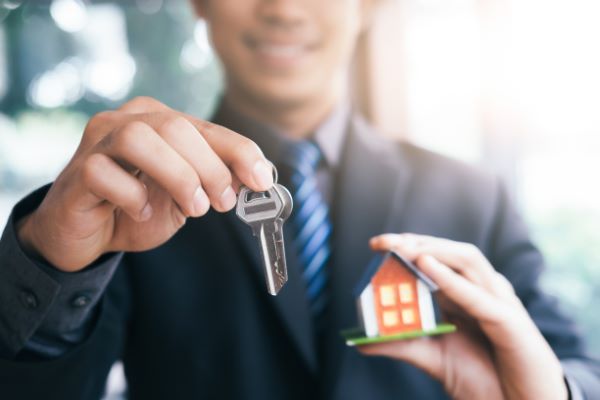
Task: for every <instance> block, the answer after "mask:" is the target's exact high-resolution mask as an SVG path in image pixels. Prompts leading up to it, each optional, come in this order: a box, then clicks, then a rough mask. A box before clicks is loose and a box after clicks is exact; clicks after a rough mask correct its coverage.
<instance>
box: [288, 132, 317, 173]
mask: <svg viewBox="0 0 600 400" xmlns="http://www.w3.org/2000/svg"><path fill="white" fill-rule="evenodd" d="M320 160H321V149H319V146H318V145H317V144H316V143H314V142H312V141H309V140H302V141H298V142H294V143H292V144H290V145H288V146H287V148H286V149H285V150H284V151H283V157H282V160H281V163H282V164H283V165H285V167H286V169H287V170H288V171H289V175H291V176H293V175H297V174H299V175H301V176H302V177H307V176H310V175H312V174H314V172H315V171H316V169H317V167H318V165H319V161H320Z"/></svg>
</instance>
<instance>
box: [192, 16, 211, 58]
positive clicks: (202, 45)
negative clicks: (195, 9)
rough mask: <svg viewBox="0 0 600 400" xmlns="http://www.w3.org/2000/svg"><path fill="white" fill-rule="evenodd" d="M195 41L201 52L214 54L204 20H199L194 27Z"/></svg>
mask: <svg viewBox="0 0 600 400" xmlns="http://www.w3.org/2000/svg"><path fill="white" fill-rule="evenodd" d="M194 41H195V42H196V45H197V46H198V48H199V49H200V50H202V51H206V52H212V47H211V45H210V40H209V39H208V26H207V25H206V22H205V21H204V20H203V19H199V20H198V21H197V22H196V25H194Z"/></svg>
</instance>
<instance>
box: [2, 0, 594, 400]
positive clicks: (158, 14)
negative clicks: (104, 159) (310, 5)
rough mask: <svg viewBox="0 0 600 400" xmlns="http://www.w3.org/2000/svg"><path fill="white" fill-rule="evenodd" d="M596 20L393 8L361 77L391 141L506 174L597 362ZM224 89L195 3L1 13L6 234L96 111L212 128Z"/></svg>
mask: <svg viewBox="0 0 600 400" xmlns="http://www.w3.org/2000/svg"><path fill="white" fill-rule="evenodd" d="M598 21H600V2H599V1H598V0H386V1H384V2H383V3H382V5H381V8H380V10H379V12H378V14H377V15H376V16H375V19H374V24H373V28H372V29H371V31H370V32H368V34H367V35H365V36H364V37H363V38H362V39H361V41H360V43H359V47H358V49H357V54H356V59H355V62H354V65H353V70H352V73H351V77H352V78H351V79H352V85H353V94H354V97H355V99H356V100H355V101H356V103H357V105H358V106H359V107H360V108H361V109H362V110H363V112H364V113H365V114H366V115H367V117H368V118H369V119H371V120H372V121H373V122H374V123H375V124H376V125H378V126H379V127H380V129H381V131H382V132H383V133H385V134H386V135H389V136H393V137H396V138H404V139H407V140H411V141H414V142H416V143H418V144H420V145H422V146H424V147H427V148H430V149H432V150H435V151H439V152H442V153H445V154H448V155H450V156H453V157H457V158H460V159H462V160H465V161H467V162H469V163H473V164H478V165H480V166H482V167H483V168H486V169H488V170H491V171H493V172H494V173H496V174H498V175H500V176H502V178H503V179H504V180H505V181H506V182H507V184H508V185H509V187H510V189H511V191H512V193H513V195H514V197H515V199H516V200H517V202H518V204H519V206H520V208H521V210H522V212H523V214H524V215H525V218H526V219H527V221H528V222H529V224H530V227H531V230H532V234H533V236H534V238H535V239H536V241H537V243H538V244H539V246H540V247H541V248H542V250H543V252H544V254H545V255H546V257H547V261H548V265H549V273H548V274H547V275H546V277H545V280H544V282H543V283H544V285H545V287H546V288H547V290H549V291H550V292H552V293H553V294H555V295H556V296H557V297H559V298H560V299H561V300H562V304H563V308H564V310H565V312H566V313H568V314H570V315H572V316H573V317H574V318H575V319H577V320H578V321H579V323H580V325H581V327H582V328H583V329H584V330H585V334H586V335H587V337H588V341H589V344H590V348H591V349H592V351H593V352H594V353H595V354H600V336H599V335H597V334H595V333H596V332H598V331H600V318H599V317H598V311H597V309H596V308H595V307H598V306H600V235H599V234H598V233H597V231H598V229H597V227H598V226H600V184H599V183H598V182H599V181H600V179H599V176H598V175H600V157H598V152H599V151H600V73H599V72H598V71H600V51H599V50H600V45H599V42H600V23H598ZM221 85H222V83H221V75H220V69H219V65H218V62H217V60H216V59H215V56H214V54H213V53H212V50H211V47H210V42H209V39H208V37H207V34H206V27H205V25H204V24H203V23H202V22H201V21H196V20H195V19H194V17H193V13H192V11H191V8H190V6H189V4H188V3H187V1H186V0H128V1H125V2H116V1H85V0H45V1H41V0H40V1H21V0H0V227H3V226H4V224H5V223H6V220H7V218H8V215H9V213H10V210H11V208H12V206H13V205H14V204H15V202H16V201H17V200H18V199H20V198H21V197H22V196H24V195H25V194H27V193H28V192H29V191H31V190H32V189H34V188H36V187H37V186H40V185H42V184H44V183H46V182H49V181H51V180H52V179H53V178H54V177H55V176H56V175H57V174H58V172H59V171H60V170H61V169H62V167H63V166H64V165H65V163H66V162H67V161H68V159H69V158H70V156H71V154H72V153H73V152H74V150H75V148H76V146H77V144H78V142H79V139H80V137H81V134H82V131H83V128H84V126H85V124H86V121H87V119H88V118H89V117H90V116H91V115H93V114H94V113H96V112H98V111H101V110H105V109H110V108H115V107H117V106H118V105H119V104H121V103H122V102H123V101H125V100H126V99H129V98H131V97H133V96H136V95H148V96H153V97H155V98H157V99H158V100H160V101H162V102H164V103H166V104H168V105H169V106H171V107H173V108H177V109H180V110H182V111H185V112H187V113H190V114H195V115H197V116H201V117H208V116H210V113H211V111H212V110H213V107H214V105H215V100H216V98H217V96H218V94H219V91H220V88H221ZM119 368H120V367H118V366H117V367H116V370H115V371H114V374H113V375H114V377H117V378H114V379H113V380H114V382H113V383H114V384H113V386H115V387H118V386H119V385H120V383H119V378H118V376H119ZM115 379H116V380H115ZM112 393H113V395H114V396H117V395H115V394H114V393H116V391H113V392H112ZM109 396H111V394H110V393H109Z"/></svg>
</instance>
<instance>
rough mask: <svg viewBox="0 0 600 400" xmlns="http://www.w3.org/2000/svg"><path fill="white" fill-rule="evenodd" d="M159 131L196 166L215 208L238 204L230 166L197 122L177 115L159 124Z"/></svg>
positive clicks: (226, 209)
mask: <svg viewBox="0 0 600 400" xmlns="http://www.w3.org/2000/svg"><path fill="white" fill-rule="evenodd" d="M158 134H159V135H160V136H161V137H162V138H163V139H164V140H165V141H166V142H167V143H168V144H169V145H170V146H171V147H172V148H173V149H175V150H176V151H177V152H178V153H179V154H180V155H181V156H182V157H183V158H184V159H185V160H186V161H187V162H188V163H189V164H190V165H191V166H192V167H194V169H195V170H196V173H197V174H198V176H199V177H200V183H201V185H202V188H203V189H204V191H205V192H206V193H207V194H208V197H209V198H210V202H211V204H212V205H213V207H214V208H215V209H217V210H218V211H228V210H231V209H232V208H233V207H234V206H235V204H236V195H235V191H234V189H233V187H232V185H231V184H232V177H231V173H230V172H229V169H228V168H227V166H226V165H225V163H224V162H223V161H222V160H221V159H220V158H219V156H217V154H216V153H215V152H214V151H213V150H212V149H211V147H210V146H209V145H208V143H207V142H206V140H204V138H203V137H202V135H200V133H199V132H198V130H197V129H196V128H195V127H194V125H192V124H191V123H190V122H189V121H188V120H187V119H185V118H183V117H180V116H174V117H171V118H170V119H167V121H166V122H165V123H163V124H162V125H161V126H160V128H159V129H158Z"/></svg>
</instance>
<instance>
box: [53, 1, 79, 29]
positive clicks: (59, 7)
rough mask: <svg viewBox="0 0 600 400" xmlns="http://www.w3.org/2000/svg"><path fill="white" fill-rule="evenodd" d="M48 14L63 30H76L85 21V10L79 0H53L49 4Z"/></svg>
mask: <svg viewBox="0 0 600 400" xmlns="http://www.w3.org/2000/svg"><path fill="white" fill-rule="evenodd" d="M50 15H52V18H53V19H54V22H56V25H58V27H59V28H60V29H62V30H63V31H65V32H78V31H80V30H81V29H83V27H84V26H85V24H86V22H87V10H86V7H85V4H84V3H83V2H82V1H81V0H54V1H53V2H52V4H51V5H50Z"/></svg>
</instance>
